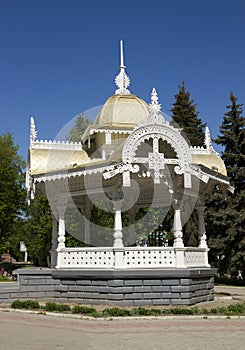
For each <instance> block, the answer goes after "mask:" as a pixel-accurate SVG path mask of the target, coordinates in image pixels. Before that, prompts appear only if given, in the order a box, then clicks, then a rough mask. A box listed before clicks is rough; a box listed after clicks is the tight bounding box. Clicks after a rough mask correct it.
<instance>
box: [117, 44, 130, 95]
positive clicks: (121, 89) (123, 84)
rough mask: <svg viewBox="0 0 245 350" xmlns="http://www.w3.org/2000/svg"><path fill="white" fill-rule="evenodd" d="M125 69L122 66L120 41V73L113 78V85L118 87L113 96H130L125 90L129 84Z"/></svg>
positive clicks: (121, 45)
mask: <svg viewBox="0 0 245 350" xmlns="http://www.w3.org/2000/svg"><path fill="white" fill-rule="evenodd" d="M125 68H126V66H124V55H123V41H122V40H120V72H119V74H118V75H117V76H116V78H115V83H116V85H117V87H118V89H117V90H116V91H115V94H117V95H120V94H123V95H124V94H130V91H129V90H127V87H128V86H129V84H130V79H129V77H128V76H127V74H126V73H125Z"/></svg>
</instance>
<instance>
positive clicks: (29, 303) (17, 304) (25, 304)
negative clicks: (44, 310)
mask: <svg viewBox="0 0 245 350" xmlns="http://www.w3.org/2000/svg"><path fill="white" fill-rule="evenodd" d="M11 307H12V308H13V309H40V305H39V303H38V302H37V301H34V300H26V301H21V300H15V301H13V302H12V304H11Z"/></svg>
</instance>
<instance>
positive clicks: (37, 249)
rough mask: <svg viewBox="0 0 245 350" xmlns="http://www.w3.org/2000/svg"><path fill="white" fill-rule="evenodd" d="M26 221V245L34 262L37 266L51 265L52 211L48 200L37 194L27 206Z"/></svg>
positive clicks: (24, 238)
mask: <svg viewBox="0 0 245 350" xmlns="http://www.w3.org/2000/svg"><path fill="white" fill-rule="evenodd" d="M27 215H28V217H27V220H26V222H25V223H24V237H23V240H24V241H25V242H26V247H27V251H28V254H29V256H30V257H31V260H32V262H33V263H34V264H35V265H37V266H49V265H50V261H49V251H50V249H51V240H52V213H51V209H50V206H49V204H48V200H47V199H46V198H45V197H43V196H36V197H35V198H34V199H33V200H32V201H31V203H30V205H29V206H28V208H27Z"/></svg>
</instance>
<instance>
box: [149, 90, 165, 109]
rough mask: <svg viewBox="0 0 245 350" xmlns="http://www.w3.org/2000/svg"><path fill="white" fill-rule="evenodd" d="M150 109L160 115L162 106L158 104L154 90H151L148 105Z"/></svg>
mask: <svg viewBox="0 0 245 350" xmlns="http://www.w3.org/2000/svg"><path fill="white" fill-rule="evenodd" d="M150 108H151V110H152V111H153V112H156V113H160V112H161V109H162V106H161V104H160V103H158V95H157V92H156V89H155V88H153V89H152V92H151V103H150Z"/></svg>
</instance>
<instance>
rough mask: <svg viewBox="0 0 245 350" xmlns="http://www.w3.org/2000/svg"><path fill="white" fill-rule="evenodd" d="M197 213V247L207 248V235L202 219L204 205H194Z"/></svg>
mask: <svg viewBox="0 0 245 350" xmlns="http://www.w3.org/2000/svg"><path fill="white" fill-rule="evenodd" d="M196 210H197V214H198V240H199V247H200V248H208V246H207V236H206V229H205V221H204V211H205V206H204V205H202V206H198V207H196Z"/></svg>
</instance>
